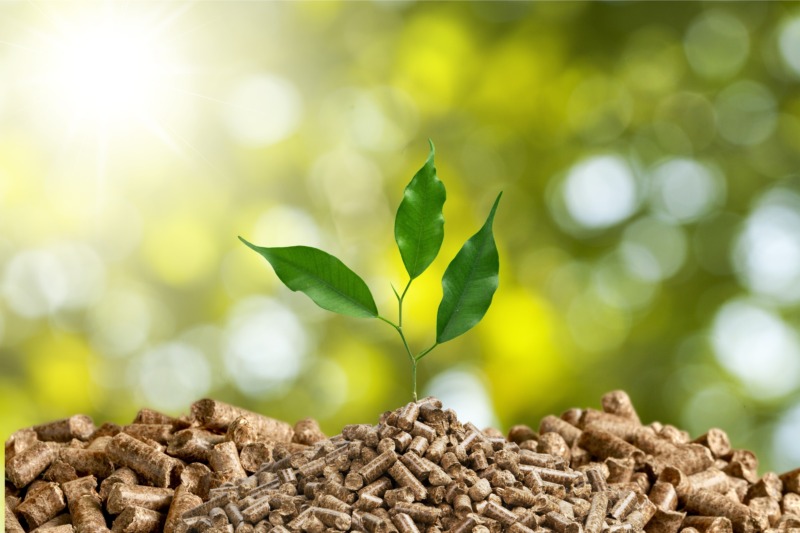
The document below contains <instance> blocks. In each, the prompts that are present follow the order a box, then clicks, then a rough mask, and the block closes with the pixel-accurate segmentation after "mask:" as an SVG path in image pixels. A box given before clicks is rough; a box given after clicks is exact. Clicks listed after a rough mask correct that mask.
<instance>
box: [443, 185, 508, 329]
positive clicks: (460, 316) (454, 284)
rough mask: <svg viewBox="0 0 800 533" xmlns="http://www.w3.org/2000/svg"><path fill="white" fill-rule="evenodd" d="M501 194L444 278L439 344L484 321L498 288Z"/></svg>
mask: <svg viewBox="0 0 800 533" xmlns="http://www.w3.org/2000/svg"><path fill="white" fill-rule="evenodd" d="M502 195H503V193H502V192H501V193H500V194H498V195H497V199H496V200H495V201H494V204H493V205H492V209H491V211H490V212H489V216H488V217H487V218H486V222H484V224H483V226H482V227H481V229H480V230H478V232H477V233H476V234H475V235H473V236H472V237H470V238H469V239H468V240H467V242H465V243H464V246H462V247H461V250H459V251H458V253H457V254H456V256H455V258H454V259H453V260H452V261H451V262H450V264H449V265H448V266H447V270H445V273H444V276H443V277H442V301H441V303H440V304H439V311H438V313H437V315H436V342H437V343H440V344H441V343H443V342H447V341H449V340H452V339H454V338H456V337H458V336H459V335H462V334H464V333H466V332H467V331H469V330H470V329H472V328H473V327H474V326H475V325H476V324H477V323H478V322H480V321H481V319H482V318H483V316H484V315H485V314H486V311H487V310H488V309H489V306H490V305H491V303H492V297H493V296H494V293H495V291H496V290H497V286H498V282H499V279H498V274H499V271H500V258H499V256H498V254H497V245H496V244H495V241H494V234H493V233H492V223H493V221H494V215H495V212H496V211H497V206H498V204H499V203H500V197H501V196H502Z"/></svg>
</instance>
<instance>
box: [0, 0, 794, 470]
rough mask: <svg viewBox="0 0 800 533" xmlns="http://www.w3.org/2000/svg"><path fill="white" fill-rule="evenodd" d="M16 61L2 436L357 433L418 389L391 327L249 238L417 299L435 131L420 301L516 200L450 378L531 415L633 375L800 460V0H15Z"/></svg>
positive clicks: (2, 62) (1, 61)
mask: <svg viewBox="0 0 800 533" xmlns="http://www.w3.org/2000/svg"><path fill="white" fill-rule="evenodd" d="M132 21H133V22H132ZM137 24H138V25H137ZM120 25H121V26H120ZM118 26H119V27H118ZM92 39H94V40H92ZM0 80H2V82H0V289H1V290H0V413H2V416H0V433H2V434H3V435H4V436H7V435H9V434H10V433H11V432H12V431H13V430H15V429H17V428H20V427H23V426H29V425H32V424H35V423H39V422H44V421H47V420H51V419H55V418H60V417H65V416H68V415H71V414H74V413H78V412H82V413H87V414H90V415H92V416H93V417H94V418H95V420H96V421H98V422H102V421H107V420H110V421H115V422H124V421H127V420H130V419H132V417H133V416H134V414H135V413H136V411H137V410H138V409H139V408H140V407H143V406H148V407H151V408H157V409H161V410H164V411H166V412H169V413H181V412H186V411H187V409H188V406H189V404H190V403H191V402H192V401H193V400H195V399H198V398H200V397H203V396H213V397H216V398H219V399H222V400H225V401H229V402H232V403H235V404H239V405H243V406H247V407H249V408H252V409H255V410H258V411H261V412H264V413H267V414H269V415H272V416H275V417H278V418H283V419H286V420H291V421H294V420H296V419H299V418H302V417H306V416H315V417H316V418H318V419H319V420H320V421H321V423H322V425H323V427H324V428H325V429H326V430H327V431H328V432H329V433H335V432H337V431H338V430H339V429H340V428H341V426H342V425H343V424H347V423H356V422H374V421H375V420H376V419H377V417H378V414H379V413H380V412H382V411H384V410H387V409H391V408H394V407H396V406H397V405H398V404H400V403H401V402H404V401H407V400H408V399H409V394H408V386H407V384H408V372H409V369H408V364H407V362H406V358H405V355H404V354H403V353H402V351H401V350H400V349H398V346H397V343H396V339H395V338H394V336H393V335H392V333H393V332H392V331H390V329H389V328H386V330H385V331H384V330H383V329H382V328H374V327H372V324H369V323H367V322H366V321H358V320H353V319H348V318H339V317H335V316H328V315H327V314H325V313H324V312H321V311H319V310H317V309H316V308H315V307H314V305H313V304H312V303H310V302H307V301H306V300H305V299H300V298H296V297H294V295H292V294H291V293H289V292H288V291H287V290H286V289H285V288H283V287H281V286H280V284H279V282H278V281H277V280H276V279H275V276H273V275H272V274H271V273H270V272H268V271H266V270H265V265H264V264H263V261H262V260H260V259H259V258H258V257H256V256H255V255H254V254H252V253H248V250H246V249H245V247H243V246H241V244H239V242H238V241H237V240H236V235H239V234H241V235H244V236H247V237H248V239H250V240H252V241H253V242H258V243H260V244H263V245H265V246H281V245H289V244H305V245H312V246H318V247H321V248H323V249H325V250H327V251H329V252H331V253H334V254H336V255H337V256H339V257H347V258H348V265H349V266H351V267H352V268H353V269H354V270H356V271H358V272H385V273H387V275H386V276H385V277H372V278H368V279H367V280H366V281H367V283H368V284H369V285H370V287H371V289H372V292H373V294H375V296H376V300H377V304H378V306H379V308H380V309H387V310H388V309H393V298H394V296H393V295H392V292H391V288H390V285H389V284H390V283H395V285H396V286H397V285H400V284H402V283H405V281H406V279H407V278H406V274H405V272H404V268H403V264H402V261H401V259H400V257H399V254H398V253H397V251H396V249H395V247H394V246H393V242H392V239H391V236H392V228H393V220H394V213H395V210H396V209H397V206H398V205H399V202H400V199H401V194H402V193H401V191H402V187H403V186H404V184H405V183H406V182H407V181H408V179H409V177H410V176H412V175H413V173H414V171H416V170H417V168H418V166H419V162H420V161H421V160H422V159H423V158H424V155H425V153H426V149H427V143H426V140H427V139H428V138H432V139H435V141H436V145H437V167H438V171H439V175H440V176H441V177H442V179H443V180H444V181H445V182H446V183H447V185H448V199H447V202H446V204H445V206H444V214H445V219H446V230H447V232H448V236H449V237H448V239H446V241H445V244H444V247H443V248H442V252H441V253H440V255H439V257H438V258H437V259H436V261H434V263H433V264H432V266H431V269H430V270H431V272H427V273H426V274H425V275H424V276H421V277H420V278H419V280H418V281H416V282H415V291H413V293H410V294H409V297H408V299H407V300H406V302H405V308H406V312H407V313H408V315H413V316H415V317H418V319H416V320H415V321H414V323H415V324H423V325H426V324H427V325H429V324H433V323H434V322H435V316H434V313H435V310H436V306H437V303H438V301H439V300H440V298H441V286H440V279H441V275H442V273H443V271H444V268H445V266H446V265H447V263H448V262H449V260H450V259H451V258H452V257H453V256H454V255H455V253H456V251H457V249H458V245H459V244H460V243H462V242H463V241H464V240H465V239H466V238H467V237H469V235H470V234H471V232H472V231H474V228H475V227H478V226H479V224H480V222H481V219H482V217H483V216H484V214H485V213H486V212H487V211H488V208H489V207H490V205H491V202H492V200H493V198H494V195H495V194H496V191H497V190H504V191H505V198H504V205H503V210H502V212H501V213H499V214H498V217H497V220H496V221H495V236H496V239H497V243H498V247H499V250H500V258H501V272H500V280H501V284H500V288H499V290H498V292H497V294H496V295H495V300H494V305H493V306H492V308H491V309H490V310H489V312H488V314H487V315H486V317H485V319H484V320H483V322H481V324H480V325H479V326H478V327H477V328H476V329H475V330H474V331H473V332H472V333H471V334H470V335H468V336H465V337H461V338H459V339H457V340H455V341H453V342H451V343H448V344H447V345H444V346H442V347H440V348H439V349H438V350H437V354H436V357H433V358H430V359H429V360H427V363H426V364H425V365H423V366H421V367H420V381H421V393H422V394H436V395H439V396H440V397H442V398H443V399H444V400H445V402H446V403H448V404H449V405H451V406H453V407H455V408H456V410H457V411H458V412H459V414H460V415H461V416H462V418H465V419H473V420H475V421H476V422H477V423H480V424H495V425H498V426H500V427H502V428H504V429H507V428H508V427H509V426H510V425H512V424H516V423H528V424H531V425H537V424H538V420H539V419H540V418H541V417H542V416H543V415H545V414H548V413H553V412H556V413H558V412H560V411H562V410H564V409H566V408H567V407H570V406H597V404H598V402H599V397H600V395H601V394H603V393H604V392H606V391H608V390H611V389H615V388H623V389H626V390H627V391H628V392H629V393H630V395H631V396H632V398H633V400H634V402H635V404H636V406H637V408H638V409H639V412H640V415H641V416H642V418H643V420H654V419H659V420H661V421H663V422H669V423H673V424H676V425H679V426H681V427H685V428H687V429H689V430H690V431H691V432H692V433H693V434H695V435H696V434H699V433H701V432H704V431H705V429H707V428H708V427H710V426H717V427H722V428H724V429H725V430H727V431H728V432H729V434H730V435H731V437H732V440H733V442H734V444H735V445H736V446H739V447H750V448H753V449H754V450H756V451H757V453H758V455H759V457H760V458H761V461H762V465H763V467H764V468H775V469H788V468H789V467H791V466H796V465H797V464H798V463H800V452H798V447H797V445H796V443H797V442H798V441H800V340H799V339H798V333H799V332H798V327H800V314H798V306H797V303H798V301H800V182H799V181H798V179H797V168H798V163H799V162H800V152H799V150H800V97H799V95H800V93H798V91H797V86H798V85H797V84H798V80H800V10H798V7H797V5H796V4H790V3H778V2H737V3H700V2H680V3H674V2H664V3H658V2H646V3H645V2H643V3H629V2H553V3H547V2H537V3H522V2H508V3H506V2H489V3H477V2H475V3H456V2H447V3H427V2H420V3H415V2H352V3H346V2H341V3H340V2H297V3H295V2H292V3H283V2H274V3H272V2H200V3H192V4H188V3H187V4H184V3H179V2H164V3H160V2H129V3H122V2H113V3H109V4H105V3H100V2H88V3H81V2H69V3H67V2H35V3H34V2H4V3H2V4H0ZM406 334H407V335H408V336H409V342H410V343H413V344H415V345H427V344H430V343H431V341H432V340H433V338H434V332H433V331H432V330H430V329H429V328H427V329H423V328H420V329H415V326H414V324H411V323H409V325H408V330H407V332H406Z"/></svg>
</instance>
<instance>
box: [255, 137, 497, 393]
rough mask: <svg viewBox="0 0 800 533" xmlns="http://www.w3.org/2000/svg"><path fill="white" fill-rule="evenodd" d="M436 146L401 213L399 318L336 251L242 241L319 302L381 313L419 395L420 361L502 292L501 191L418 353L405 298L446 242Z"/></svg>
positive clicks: (369, 314)
mask: <svg viewBox="0 0 800 533" xmlns="http://www.w3.org/2000/svg"><path fill="white" fill-rule="evenodd" d="M434 153H435V150H434V146H433V142H431V143H430V153H429V155H428V159H427V160H426V161H425V164H424V165H423V166H422V168H421V169H420V170H419V171H418V172H417V173H416V174H415V175H414V177H413V178H412V179H411V182H410V183H409V184H408V185H407V186H406V189H405V192H404V194H403V200H402V201H401V202H400V207H399V208H398V209H397V216H396V217H395V225H394V238H395V241H396V242H397V247H398V249H399V250H400V256H401V258H402V259H403V264H404V265H405V268H406V272H407V273H408V282H407V283H406V285H405V288H403V290H402V292H398V291H397V290H395V288H394V286H392V290H393V291H394V295H395V297H396V298H397V322H394V321H392V320H390V319H388V318H386V317H384V316H382V315H381V314H380V313H378V308H377V306H376V305H375V299H374V298H373V297H372V293H371V292H370V290H369V287H368V286H367V284H366V283H365V282H364V280H363V279H361V277H359V276H358V274H356V273H355V272H353V271H352V270H351V269H350V268H348V267H347V266H346V265H345V264H344V263H342V262H341V261H340V260H339V259H337V258H336V257H334V256H332V255H331V254H329V253H327V252H324V251H322V250H319V249H317V248H312V247H310V246H287V247H263V246H256V245H254V244H252V243H250V242H248V241H246V240H245V239H243V238H242V237H239V239H240V240H241V241H242V242H243V243H245V244H246V245H247V246H249V247H250V248H252V249H253V250H255V251H256V252H258V253H259V254H260V255H261V256H263V257H264V258H265V259H266V260H267V261H268V262H269V263H270V265H272V268H273V270H274V271H275V274H276V275H277V276H278V278H279V279H280V280H281V281H282V282H283V283H284V285H286V286H287V287H288V288H289V289H291V290H292V291H301V292H303V293H305V294H306V295H307V296H308V297H309V298H311V299H312V300H313V301H314V302H315V303H316V304H317V305H318V306H320V307H322V308H323V309H327V310H329V311H333V312H335V313H340V314H343V315H348V316H354V317H361V318H376V319H378V320H381V321H383V322H385V323H387V324H389V325H390V326H391V327H392V328H394V329H395V330H396V331H397V333H398V334H399V335H400V339H401V340H402V342H403V348H404V349H405V351H406V354H407V356H408V360H409V362H410V363H411V390H412V394H413V397H414V401H416V400H417V365H418V364H419V362H420V361H421V360H422V359H423V358H424V357H425V356H426V355H428V354H429V353H430V352H431V350H433V349H434V348H436V346H438V345H439V344H442V343H444V342H447V341H449V340H452V339H454V338H456V337H458V336H459V335H462V334H463V333H466V332H467V331H468V330H470V329H471V328H472V327H474V326H475V325H476V324H477V323H478V322H480V320H481V319H482V318H483V316H484V315H485V314H486V311H487V310H488V309H489V305H491V303H492V297H493V296H494V293H495V291H496V290H497V285H498V271H499V267H500V261H499V257H498V254H497V246H496V244H495V242H494V234H493V233H492V224H493V222H494V215H495V212H496V211H497V204H498V203H499V202H500V197H501V196H502V194H503V193H500V194H498V195H497V199H496V200H495V201H494V204H493V205H492V208H491V210H490V211H489V216H488V217H487V218H486V222H484V224H483V226H482V227H481V228H480V229H479V230H478V232H477V233H475V235H473V236H472V237H470V238H469V239H468V240H467V242H465V243H464V245H463V246H462V247H461V249H460V250H459V251H458V253H457V254H456V256H455V257H454V258H453V260H452V261H451V262H450V264H449V265H448V267H447V269H446V270H445V272H444V276H443V277H442V300H441V302H440V303H439V310H438V313H437V315H436V340H435V341H434V343H433V344H432V345H431V346H429V347H428V348H426V349H424V350H422V351H420V352H418V353H416V354H415V353H414V352H412V350H411V348H410V347H409V344H408V341H407V340H406V336H405V333H404V331H403V301H404V300H405V297H406V294H407V293H408V289H409V288H410V287H411V283H412V282H413V281H414V280H415V279H416V278H417V277H419V276H420V274H422V273H423V272H424V271H425V270H426V269H427V268H428V267H429V266H430V264H431V263H432V262H433V260H434V259H435V258H436V256H437V255H438V254H439V249H440V248H441V246H442V241H443V240H444V216H443V214H442V208H443V207H444V202H445V199H446V197H447V194H446V192H445V188H444V184H443V183H442V182H441V180H439V178H438V176H437V175H436V167H435V166H434Z"/></svg>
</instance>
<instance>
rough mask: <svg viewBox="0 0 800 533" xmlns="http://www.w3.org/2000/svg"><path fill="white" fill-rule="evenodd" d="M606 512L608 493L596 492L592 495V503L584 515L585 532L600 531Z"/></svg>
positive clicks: (598, 532)
mask: <svg viewBox="0 0 800 533" xmlns="http://www.w3.org/2000/svg"><path fill="white" fill-rule="evenodd" d="M607 512H608V494H607V493H606V492H598V493H596V494H594V495H593V496H592V504H591V506H590V507H589V513H588V514H587V515H586V523H585V525H584V528H585V530H586V533H600V531H601V530H602V527H603V525H604V523H605V518H606V513H607Z"/></svg>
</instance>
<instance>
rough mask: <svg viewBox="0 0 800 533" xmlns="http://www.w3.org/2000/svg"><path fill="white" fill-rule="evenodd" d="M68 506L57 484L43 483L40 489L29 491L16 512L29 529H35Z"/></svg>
mask: <svg viewBox="0 0 800 533" xmlns="http://www.w3.org/2000/svg"><path fill="white" fill-rule="evenodd" d="M66 506H67V504H66V502H65V500H64V493H63V492H62V491H61V488H60V487H59V486H58V485H57V484H56V483H43V484H42V485H41V486H40V487H37V488H36V489H31V490H29V491H28V494H27V495H26V496H25V499H24V500H23V501H22V503H20V504H19V505H18V506H17V508H16V511H15V512H16V513H17V514H18V515H20V516H22V518H24V519H25V522H27V524H28V527H30V528H31V529H33V528H37V527H39V526H40V525H42V524H44V523H45V522H47V521H48V520H50V519H51V518H53V517H54V516H56V515H57V514H58V513H60V512H61V511H62V510H63V509H64V508H66Z"/></svg>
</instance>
